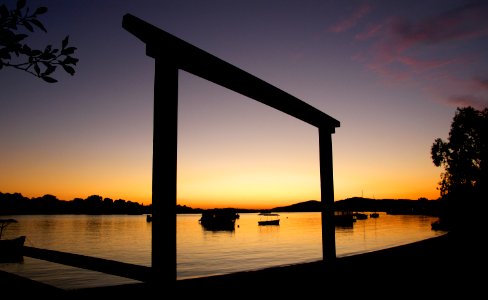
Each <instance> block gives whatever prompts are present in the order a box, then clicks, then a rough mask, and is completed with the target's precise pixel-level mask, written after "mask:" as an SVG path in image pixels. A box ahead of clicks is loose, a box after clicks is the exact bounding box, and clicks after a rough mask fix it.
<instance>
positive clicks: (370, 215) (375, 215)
mask: <svg viewBox="0 0 488 300" xmlns="http://www.w3.org/2000/svg"><path fill="white" fill-rule="evenodd" d="M379 216H380V214H379V213H377V212H374V213H370V214H369V217H370V218H379Z"/></svg>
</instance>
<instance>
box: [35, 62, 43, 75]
mask: <svg viewBox="0 0 488 300" xmlns="http://www.w3.org/2000/svg"><path fill="white" fill-rule="evenodd" d="M34 71H36V74H37V76H39V73H41V68H39V66H38V65H37V64H35V65H34Z"/></svg>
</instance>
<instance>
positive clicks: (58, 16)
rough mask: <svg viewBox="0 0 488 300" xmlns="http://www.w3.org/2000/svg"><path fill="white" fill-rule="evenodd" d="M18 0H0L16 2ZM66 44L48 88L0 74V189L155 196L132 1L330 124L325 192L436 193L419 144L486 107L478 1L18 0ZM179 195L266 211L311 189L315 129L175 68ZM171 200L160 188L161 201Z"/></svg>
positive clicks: (148, 65) (483, 26) (485, 9)
mask: <svg viewBox="0 0 488 300" xmlns="http://www.w3.org/2000/svg"><path fill="white" fill-rule="evenodd" d="M15 2H16V1H1V2H0V3H6V4H7V5H8V6H9V7H14V5H15ZM27 5H28V6H29V7H31V8H33V9H34V8H36V7H38V6H46V7H48V9H49V10H48V12H47V13H46V14H45V15H43V16H41V18H40V20H41V21H42V22H43V24H44V25H45V27H46V28H47V30H48V33H43V32H41V31H38V32H36V33H35V34H33V35H32V36H31V37H30V38H29V39H28V40H27V41H29V42H30V43H31V44H32V45H34V46H35V45H37V47H39V48H41V47H42V48H43V47H44V46H45V45H47V44H53V46H55V47H60V43H61V40H62V39H63V38H64V37H65V36H66V35H69V36H70V44H71V45H72V46H75V47H77V48H78V50H77V51H76V52H75V54H74V56H75V57H77V58H79V60H80V61H79V63H78V65H77V66H76V74H75V75H74V76H70V75H69V74H66V73H64V72H62V71H61V70H59V72H56V73H55V74H54V76H53V77H55V78H56V79H58V80H59V82H58V83H54V84H48V83H45V82H43V81H42V80H40V79H38V78H35V77H34V76H31V75H29V74H27V73H25V72H22V71H19V70H15V69H9V68H3V69H2V70H0V83H1V92H0V141H1V142H0V145H1V147H0V192H2V193H14V192H19V193H21V194H23V195H24V196H26V197H39V196H42V195H44V194H52V195H55V196H57V197H58V199H62V200H71V199H73V198H76V197H79V198H86V197H88V196H89V195H94V194H96V195H101V196H103V197H109V198H112V199H114V200H116V199H120V198H121V199H125V200H131V201H136V202H139V203H144V204H150V203H151V167H152V165H151V164H152V113H153V83H154V60H153V59H152V58H149V57H147V56H146V55H145V47H144V44H143V43H142V42H141V41H139V40H138V39H137V38H136V37H134V36H133V35H131V34H130V33H129V32H127V31H125V30H124V29H123V28H122V17H123V15H124V14H126V13H131V14H133V15H135V16H136V17H139V18H141V19H143V20H145V21H147V22H149V23H151V24H153V25H155V26H157V27H159V28H161V29H163V30H165V31H167V32H169V33H170V34H173V35H175V36H177V37H179V38H181V39H183V40H185V41H187V42H189V43H191V44H193V45H195V46H197V47H199V48H201V49H203V50H205V51H207V52H209V53H211V54H213V55H215V56H217V57H220V58H221V59H223V60H225V61H227V62H229V63H231V64H233V65H235V66H237V67H239V68H241V69H243V70H245V71H247V72H249V73H251V74H253V75H255V76H257V77H258V78H260V79H263V80H264V81H266V82H268V83H270V84H272V85H274V86H276V87H278V88H280V89H282V90H284V91H285V92H287V93H289V94H291V95H293V96H295V97H297V98H299V99H301V100H303V101H304V102H306V103H308V104H310V105H312V106H314V107H316V108H317V109H319V110H321V111H323V112H325V113H327V114H328V115H330V116H332V117H333V118H335V119H337V120H339V121H340V122H341V127H339V128H337V129H336V133H335V134H333V136H332V142H333V166H334V188H335V191H334V192H335V199H336V200H341V199H345V198H348V197H354V196H364V197H368V198H376V199H379V198H394V199H397V198H408V199H417V198H419V197H426V198H428V199H436V198H437V197H439V191H438V190H437V186H438V182H439V180H440V173H441V172H442V169H440V168H437V167H435V166H434V165H433V163H432V160H431V158H430V147H431V145H432V144H433V142H434V140H435V139H436V138H438V137H439V138H443V139H446V138H447V136H448V133H449V129H450V124H451V121H452V118H453V116H454V113H455V110H456V107H458V106H467V105H471V106H474V107H476V108H482V107H486V106H487V105H488V55H487V53H488V2H486V1H479V2H477V1H449V0H437V1H432V0H422V1H417V0H415V1H414V0H412V1H387V0H385V1H309V0H297V1H257V0H256V1H250V0H246V1H184V0H178V1H176V0H175V1H164V0H163V1H159V0H158V1H145V0H144V1H121V0H117V1H115V0H114V1H109V0H104V1H88V0H87V1H54V0H53V1H34V0H31V1H27ZM179 76H180V85H179V116H178V117H179V121H178V122H179V136H178V139H179V140H178V147H179V148H178V199H177V202H178V203H179V204H182V205H188V206H191V207H200V208H210V207H240V208H271V207H275V206H282V205H289V204H292V203H296V202H301V201H306V200H311V199H315V200H319V199H320V186H319V184H320V178H319V160H318V159H319V151H318V131H317V129H316V128H315V127H312V126H311V125H307V124H305V123H303V122H301V121H298V120H295V119H293V118H292V117H290V116H287V115H285V114H283V113H281V112H278V111H275V110H274V109H272V108H270V107H267V106H265V105H263V104H261V103H258V102H256V101H254V100H252V99H249V98H246V97H244V96H241V95H238V94H236V93H234V92H231V91H229V90H226V89H225V88H222V87H219V86H217V85H215V84H213V83H210V82H207V81H205V80H203V79H200V78H197V77H195V76H193V75H190V74H188V73H185V72H183V71H180V73H179ZM168 201H172V199H168Z"/></svg>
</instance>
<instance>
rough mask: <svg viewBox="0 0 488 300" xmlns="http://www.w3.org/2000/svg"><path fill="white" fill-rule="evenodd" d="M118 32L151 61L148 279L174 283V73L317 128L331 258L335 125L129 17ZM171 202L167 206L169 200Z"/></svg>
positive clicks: (325, 246)
mask: <svg viewBox="0 0 488 300" xmlns="http://www.w3.org/2000/svg"><path fill="white" fill-rule="evenodd" d="M122 27H123V28H124V29H125V30H127V31H128V32H130V33H132V34H133V35H134V36H136V37H137V38H139V39H140V40H141V41H142V42H144V43H145V44H146V55H147V56H150V57H152V58H154V59H155V80H154V131H153V177H152V207H153V221H152V267H151V269H152V276H153V280H156V279H158V280H160V279H162V280H164V281H166V282H171V281H172V280H176V196H177V194H176V188H177V182H176V176H177V147H178V146H177V131H178V70H184V71H186V72H188V73H191V74H193V75H195V76H198V77H201V78H204V79H206V80H208V81H211V82H213V83H215V84H218V85H220V86H222V87H226V88H228V89H230V90H232V91H235V92H237V93H239V94H242V95H244V96H247V97H249V98H251V99H254V100H256V101H259V102H261V103H263V104H266V105H269V106H271V107H273V108H275V109H277V110H279V111H281V112H284V113H286V114H288V115H290V116H293V117H295V118H297V119H300V120H302V121H304V122H306V123H308V124H311V125H313V126H315V127H317V128H318V131H319V148H320V149H319V151H320V188H321V203H322V253H323V260H324V261H333V260H335V258H336V245H335V226H334V218H333V216H334V181H333V169H332V134H333V133H334V132H335V128H336V127H339V126H340V122H339V121H337V120H336V119H334V118H332V117H330V116H328V115H327V114H325V113H323V112H321V111H320V110H318V109H316V108H314V107H312V106H311V105H309V104H307V103H305V102H303V101H302V100H300V99H298V98H295V97H294V96H292V95H290V94H288V93H286V92H284V91H282V90H280V89H278V88H276V87H274V86H272V85H270V84H269V83H267V82H265V81H263V80H261V79H259V78H257V77H255V76H253V75H251V74H249V73H247V72H245V71H243V70H241V69H239V68H237V67H235V66H233V65H231V64H229V63H227V62H225V61H223V60H221V59H219V58H217V57H215V56H213V55H211V54H209V53H207V52H205V51H203V50H201V49H199V48H197V47H195V46H193V45H191V44H189V43H187V42H185V41H183V40H181V39H179V38H177V37H175V36H173V35H171V34H169V33H167V32H165V31H163V30H161V29H159V28H157V27H155V26H153V25H151V24H149V23H147V22H145V21H143V20H141V19H139V18H137V17H135V16H133V15H131V14H126V15H124V17H123V21H122ZM171 200H172V201H171Z"/></svg>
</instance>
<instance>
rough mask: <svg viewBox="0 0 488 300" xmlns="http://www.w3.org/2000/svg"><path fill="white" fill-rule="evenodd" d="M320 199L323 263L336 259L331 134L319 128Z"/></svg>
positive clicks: (327, 129) (328, 130) (329, 131)
mask: <svg viewBox="0 0 488 300" xmlns="http://www.w3.org/2000/svg"><path fill="white" fill-rule="evenodd" d="M319 149H320V150H319V151H320V190H321V191H320V194H321V196H320V199H321V207H322V210H321V216H322V258H323V260H324V261H325V262H332V261H335V259H336V241H335V225H334V178H333V176H334V173H333V169H332V132H331V129H330V128H329V127H325V128H324V127H319Z"/></svg>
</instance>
